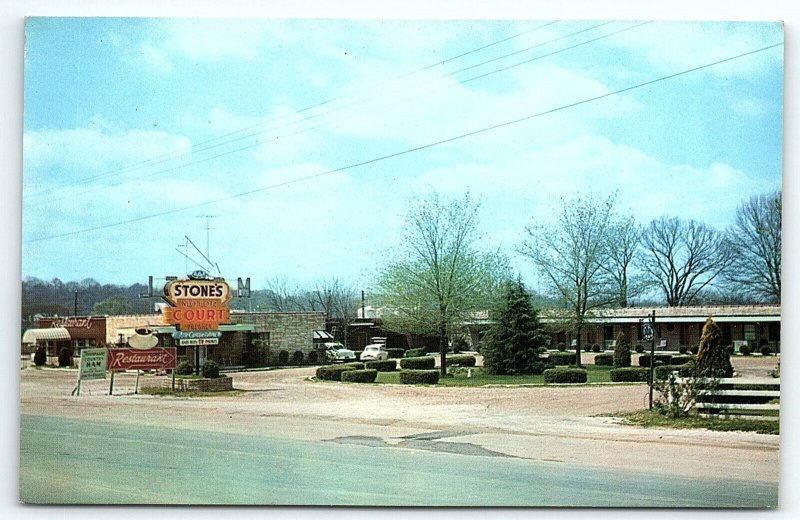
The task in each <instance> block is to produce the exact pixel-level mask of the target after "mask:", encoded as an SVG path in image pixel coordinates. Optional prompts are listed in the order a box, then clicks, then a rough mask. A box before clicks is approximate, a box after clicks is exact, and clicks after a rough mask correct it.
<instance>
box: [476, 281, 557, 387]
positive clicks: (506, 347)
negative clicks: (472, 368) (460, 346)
mask: <svg viewBox="0 0 800 520" xmlns="http://www.w3.org/2000/svg"><path fill="white" fill-rule="evenodd" d="M494 314H495V316H494V325H492V327H491V329H489V332H488V333H487V335H486V338H485V340H484V344H483V347H481V353H482V354H483V366H484V370H486V371H487V372H488V373H490V374H498V375H518V374H540V373H542V371H543V370H544V364H543V363H542V362H541V360H540V359H539V350H540V349H541V348H543V347H545V346H546V343H547V340H546V337H545V335H544V334H543V333H542V325H541V323H540V322H539V315H538V312H537V311H536V310H535V309H534V308H533V305H532V304H531V300H530V295H529V294H528V293H527V292H526V291H525V287H524V286H523V284H522V282H521V281H519V280H518V281H516V282H509V283H508V284H507V286H506V289H505V293H504V294H503V297H502V299H501V301H500V303H499V305H498V307H497V309H496V310H495V313H494Z"/></svg>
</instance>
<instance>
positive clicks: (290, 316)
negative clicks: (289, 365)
mask: <svg viewBox="0 0 800 520" xmlns="http://www.w3.org/2000/svg"><path fill="white" fill-rule="evenodd" d="M231 323H241V324H248V325H253V326H254V327H255V332H269V348H270V350H272V351H273V352H279V351H281V350H285V351H287V352H289V353H290V354H291V353H293V352H295V351H297V350H301V351H302V352H303V353H304V354H305V353H308V352H310V351H312V350H313V349H314V331H315V330H325V313H324V312H253V313H250V312H247V313H231Z"/></svg>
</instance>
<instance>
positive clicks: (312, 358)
mask: <svg viewBox="0 0 800 520" xmlns="http://www.w3.org/2000/svg"><path fill="white" fill-rule="evenodd" d="M306 359H307V360H308V362H309V363H311V364H314V363H316V362H317V351H316V350H312V351H311V352H309V353H308V356H306Z"/></svg>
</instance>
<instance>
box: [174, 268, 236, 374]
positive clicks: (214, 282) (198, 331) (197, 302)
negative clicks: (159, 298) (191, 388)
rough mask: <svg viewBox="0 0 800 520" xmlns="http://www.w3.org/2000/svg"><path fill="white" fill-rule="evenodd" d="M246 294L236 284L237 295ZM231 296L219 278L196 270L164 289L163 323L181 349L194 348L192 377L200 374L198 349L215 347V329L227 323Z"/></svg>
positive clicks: (228, 288)
mask: <svg viewBox="0 0 800 520" xmlns="http://www.w3.org/2000/svg"><path fill="white" fill-rule="evenodd" d="M245 290H247V291H248V292H249V280H248V284H247V287H244V286H242V284H241V283H239V288H238V290H237V294H239V293H243V292H244V291H245ZM232 296H233V294H232V291H231V288H230V286H229V285H228V283H227V282H226V281H225V280H224V279H223V278H212V277H211V276H209V275H208V274H207V273H205V272H202V271H198V272H195V273H192V274H191V275H189V277H188V278H183V279H177V280H170V281H169V282H167V284H166V285H165V286H164V299H165V300H166V301H167V303H169V305H170V306H169V307H165V308H164V309H163V312H164V321H165V322H166V323H168V324H170V325H175V328H176V329H177V330H176V334H175V339H177V340H178V344H179V345H181V346H193V347H194V358H195V362H194V367H195V368H194V369H195V374H199V373H200V347H201V346H202V347H206V346H207V345H217V344H219V337H220V336H221V333H219V326H220V324H222V323H227V322H228V321H230V310H229V309H228V302H230V300H231V298H232Z"/></svg>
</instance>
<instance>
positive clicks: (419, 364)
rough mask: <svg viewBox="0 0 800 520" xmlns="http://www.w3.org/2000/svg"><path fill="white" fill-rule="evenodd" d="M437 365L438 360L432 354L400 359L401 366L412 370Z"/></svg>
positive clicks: (426, 368)
mask: <svg viewBox="0 0 800 520" xmlns="http://www.w3.org/2000/svg"><path fill="white" fill-rule="evenodd" d="M435 366H436V360H435V359H434V358H433V357H432V356H424V357H407V358H403V359H401V360H400V368H408V369H411V370H430V369H432V368H434V367H435Z"/></svg>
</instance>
